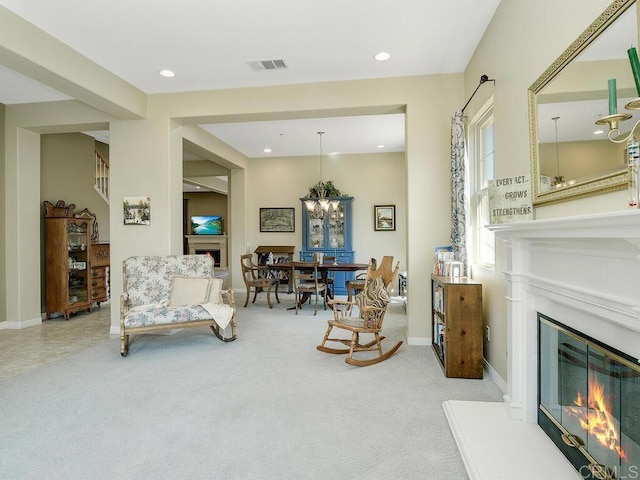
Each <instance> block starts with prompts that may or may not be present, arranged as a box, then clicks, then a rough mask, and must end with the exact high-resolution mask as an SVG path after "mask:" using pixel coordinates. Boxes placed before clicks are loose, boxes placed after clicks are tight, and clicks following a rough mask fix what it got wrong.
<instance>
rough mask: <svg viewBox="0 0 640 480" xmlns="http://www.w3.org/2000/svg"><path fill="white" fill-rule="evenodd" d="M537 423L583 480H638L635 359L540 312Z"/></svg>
mask: <svg viewBox="0 0 640 480" xmlns="http://www.w3.org/2000/svg"><path fill="white" fill-rule="evenodd" d="M538 360H539V361H538V424H539V425H540V427H541V428H542V429H543V430H544V431H545V432H546V434H547V435H548V436H549V437H550V438H551V439H552V440H553V442H554V443H555V444H556V445H557V446H558V448H559V449H560V450H561V451H562V452H563V454H564V455H565V456H566V457H567V459H568V460H569V461H570V462H571V463H572V464H573V466H574V467H575V468H576V470H577V471H578V473H579V474H580V476H581V477H582V478H585V479H600V480H602V479H630V478H640V366H639V364H638V360H637V359H636V358H632V357H631V356H629V355H626V354H625V353H623V352H620V351H618V350H616V349H614V348H612V347H609V346H607V345H605V344H603V343H601V342H600V341H598V340H597V339H594V338H592V337H590V336H588V335H585V334H583V333H581V332H579V331H577V330H575V329H573V328H570V327H568V326H566V325H563V324H561V323H559V322H557V321H556V320H553V319H551V318H549V317H547V316H546V315H543V314H541V313H538Z"/></svg>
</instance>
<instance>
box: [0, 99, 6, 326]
mask: <svg viewBox="0 0 640 480" xmlns="http://www.w3.org/2000/svg"><path fill="white" fill-rule="evenodd" d="M4 116H5V106H4V104H2V103H0V198H1V199H3V201H4V202H6V201H7V198H6V196H5V193H6V191H5V186H4V182H5V174H4V171H5V154H4V135H5V133H4V125H5V122H4ZM5 235H6V222H5V209H4V208H2V209H0V272H6V262H5V258H6V257H5V255H6V244H5ZM6 311H7V297H6V275H3V274H0V322H3V321H4V320H5V319H6V318H5V315H4V312H6Z"/></svg>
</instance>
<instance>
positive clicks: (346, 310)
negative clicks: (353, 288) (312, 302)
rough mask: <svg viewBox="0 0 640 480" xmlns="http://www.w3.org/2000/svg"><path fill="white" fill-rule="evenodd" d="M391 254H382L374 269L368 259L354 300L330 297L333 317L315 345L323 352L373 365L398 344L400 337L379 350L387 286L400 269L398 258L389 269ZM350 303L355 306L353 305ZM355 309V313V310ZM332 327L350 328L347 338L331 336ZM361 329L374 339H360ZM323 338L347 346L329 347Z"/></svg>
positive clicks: (353, 362)
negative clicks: (374, 353)
mask: <svg viewBox="0 0 640 480" xmlns="http://www.w3.org/2000/svg"><path fill="white" fill-rule="evenodd" d="M392 264H393V257H391V256H385V257H384V258H383V259H382V262H381V263H380V266H379V267H378V269H376V270H374V269H373V267H372V265H371V263H369V268H368V269H367V277H366V279H365V285H364V289H363V291H362V292H360V293H359V294H358V295H356V299H355V302H350V301H348V300H331V301H330V302H329V305H331V308H332V309H333V320H329V321H328V322H327V323H328V324H329V326H328V327H327V332H326V333H325V335H324V339H323V340H322V343H321V344H320V345H318V346H317V347H316V348H317V349H318V350H319V351H321V352H325V353H334V354H343V353H348V354H349V355H348V356H347V358H346V359H345V362H347V363H348V364H350V365H356V366H358V367H366V366H368V365H374V364H376V363H379V362H382V361H384V360H386V359H388V358H390V357H391V356H392V355H393V354H394V353H396V351H397V350H398V349H399V348H400V346H401V345H402V341H400V342H398V343H397V344H396V345H394V346H393V348H391V349H390V350H388V351H387V352H385V353H383V352H382V343H381V342H382V340H384V338H385V337H383V336H381V335H380V330H381V329H382V322H383V320H384V315H385V313H386V312H387V306H388V304H389V300H390V294H391V290H392V289H393V285H394V282H395V279H396V277H397V275H398V270H399V269H400V262H398V263H397V264H396V267H395V269H393V270H392V268H391V267H392ZM354 307H357V309H356V308H354ZM355 311H357V314H356V313H355ZM333 327H336V328H341V329H344V330H347V331H349V332H351V339H350V340H349V339H345V338H331V337H329V335H330V334H331V331H332V330H333ZM361 333H371V334H373V335H374V337H375V338H374V340H372V341H371V342H369V343H365V344H361V343H360V334H361ZM327 342H338V343H342V344H343V345H348V346H349V348H330V347H327V346H326V343H327ZM375 350H377V351H378V356H377V357H374V358H371V359H367V360H359V359H356V358H354V357H353V354H354V353H356V352H366V351H375Z"/></svg>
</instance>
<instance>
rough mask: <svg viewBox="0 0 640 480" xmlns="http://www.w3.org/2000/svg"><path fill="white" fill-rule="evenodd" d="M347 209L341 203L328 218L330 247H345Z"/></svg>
mask: <svg viewBox="0 0 640 480" xmlns="http://www.w3.org/2000/svg"><path fill="white" fill-rule="evenodd" d="M345 221H346V219H345V209H344V206H342V205H339V206H338V208H337V210H334V211H332V212H331V214H330V215H329V218H328V219H327V230H328V237H329V238H328V242H329V245H328V247H329V248H343V247H344V245H345V241H344V225H345Z"/></svg>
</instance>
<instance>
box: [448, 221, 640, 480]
mask: <svg viewBox="0 0 640 480" xmlns="http://www.w3.org/2000/svg"><path fill="white" fill-rule="evenodd" d="M489 228H490V229H491V230H492V231H494V232H495V233H496V236H497V237H498V238H499V239H502V240H503V241H505V245H506V253H507V268H506V269H505V277H506V282H507V298H506V301H507V328H508V333H507V339H508V340H507V341H508V345H507V348H508V364H507V370H508V371H507V394H506V395H505V396H504V400H505V401H504V403H497V402H474V401H470V402H461V401H457V402H456V401H448V402H445V404H444V409H445V413H446V415H447V420H448V421H449V424H450V426H451V431H452V433H453V435H454V438H455V439H456V443H457V444H458V447H459V449H460V453H461V455H462V458H463V460H464V463H465V466H466V467H467V472H468V473H469V478H470V479H471V480H507V479H509V480H510V479H512V478H519V479H522V480H533V479H538V478H553V479H555V480H560V479H562V480H566V479H570V480H579V479H580V478H584V477H582V476H581V475H580V474H579V473H578V472H577V471H576V470H575V468H574V467H573V466H572V465H571V464H570V463H569V461H568V460H567V459H566V458H565V457H564V456H563V454H562V453H561V452H560V450H558V449H557V448H556V446H555V444H554V443H553V442H552V441H551V439H550V438H549V437H547V436H546V434H545V433H544V432H543V431H542V429H541V428H540V427H538V425H537V409H538V385H537V381H538V363H537V362H538V358H537V347H538V342H537V336H538V332H537V312H540V313H543V314H546V315H548V316H549V317H551V318H553V319H555V320H557V321H559V322H562V323H564V324H565V325H568V326H570V327H573V328H575V329H577V330H580V331H582V332H584V333H586V334H587V335H589V336H591V337H594V338H597V339H599V340H601V341H603V342H605V343H607V344H609V345H611V346H612V347H615V348H617V349H619V350H621V351H623V352H626V353H628V354H629V355H631V356H633V357H635V358H640V210H628V211H622V212H614V213H609V214H602V215H585V216H579V217H570V218H557V219H552V220H533V221H530V222H522V223H513V224H502V225H493V226H491V227H489ZM505 410H506V411H505ZM489 431H490V432H491V434H489V435H487V432H489Z"/></svg>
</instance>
